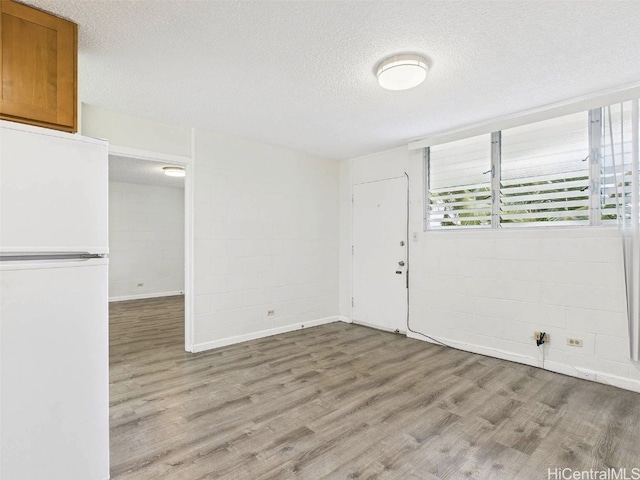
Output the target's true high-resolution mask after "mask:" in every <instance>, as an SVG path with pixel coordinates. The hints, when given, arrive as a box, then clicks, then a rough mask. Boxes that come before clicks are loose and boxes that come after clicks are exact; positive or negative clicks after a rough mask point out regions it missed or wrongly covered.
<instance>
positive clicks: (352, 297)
mask: <svg viewBox="0 0 640 480" xmlns="http://www.w3.org/2000/svg"><path fill="white" fill-rule="evenodd" d="M351 306H352V307H353V297H351Z"/></svg>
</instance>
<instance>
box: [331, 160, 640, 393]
mask: <svg viewBox="0 0 640 480" xmlns="http://www.w3.org/2000/svg"><path fill="white" fill-rule="evenodd" d="M407 167H408V173H409V176H410V231H411V232H412V233H413V232H417V234H418V237H417V238H418V239H417V241H410V243H409V247H410V254H409V258H410V263H409V268H410V282H409V283H410V299H411V300H410V314H409V315H410V325H411V328H412V329H413V330H417V331H420V332H422V333H424V334H426V335H430V336H433V337H435V338H437V339H440V340H442V341H443V342H446V343H448V344H450V345H452V346H456V347H458V348H462V349H464V350H468V351H472V352H478V353H482V354H485V355H491V356H495V357H498V358H505V359H509V360H513V361H517V362H520V363H525V364H530V365H536V366H543V354H542V350H541V349H539V348H538V347H536V345H535V342H534V341H533V339H532V338H531V337H532V334H533V332H534V331H536V330H538V331H539V330H543V331H546V332H548V333H550V335H551V341H550V343H549V344H548V345H547V346H546V347H544V367H545V368H547V369H549V370H553V371H556V372H560V373H565V374H568V375H572V376H576V377H581V378H588V379H591V380H596V381H599V382H602V383H610V384H613V385H616V386H620V387H623V388H628V389H632V390H636V391H640V366H639V365H638V364H637V363H634V362H632V361H631V360H629V349H628V340H627V338H628V337H627V320H626V313H625V312H626V301H625V290H624V288H625V287H624V275H623V263H622V249H621V245H622V243H621V242H622V241H621V238H620V235H619V233H618V231H617V230H616V229H615V228H573V229H568V228H547V229H544V228H537V229H518V230H508V229H500V230H474V231H464V230H451V231H436V232H434V231H429V232H423V195H424V190H423V165H422V155H421V151H419V150H418V151H411V152H407V151H406V150H395V151H391V152H384V153H381V154H378V155H372V156H368V157H363V158H358V159H354V160H351V161H348V162H344V163H343V164H341V168H340V174H341V179H340V181H341V189H340V194H341V204H340V205H341V212H340V215H341V219H342V221H341V232H340V242H341V245H340V251H341V272H340V286H341V290H340V295H341V302H340V305H341V310H340V312H341V315H343V316H348V315H349V310H350V308H349V306H348V305H347V302H345V301H344V299H345V298H348V299H350V297H351V290H350V284H351V275H350V268H351V262H350V255H349V248H350V245H349V241H350V233H349V229H350V225H347V223H346V218H349V217H350V216H351V212H350V208H351V204H350V201H347V200H350V196H351V192H350V189H349V188H348V186H349V185H353V184H356V183H359V182H361V181H363V180H364V181H368V180H370V179H380V178H388V177H389V175H390V174H394V173H397V172H398V171H400V170H403V169H405V168H407ZM345 209H347V211H345ZM346 258H349V261H348V262H346V261H345V260H346ZM409 336H411V337H413V338H418V339H422V340H425V338H424V337H422V336H420V335H416V334H412V333H409ZM566 337H577V338H581V339H583V340H584V346H583V347H582V348H576V347H569V346H568V345H567V344H566Z"/></svg>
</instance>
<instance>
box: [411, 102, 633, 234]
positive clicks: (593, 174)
mask: <svg viewBox="0 0 640 480" xmlns="http://www.w3.org/2000/svg"><path fill="white" fill-rule="evenodd" d="M634 102H635V100H634ZM618 103H622V104H624V103H625V102H618ZM605 108H607V106H602V107H598V108H593V109H590V110H587V111H583V113H585V114H586V115H585V117H586V118H585V121H586V122H588V124H587V131H588V136H589V140H588V141H589V148H588V152H589V166H588V168H587V172H588V176H589V177H588V181H587V184H588V192H589V193H588V196H589V200H588V221H587V222H586V224H585V223H577V222H576V223H575V224H566V223H565V224H562V225H554V222H551V221H548V222H532V223H531V224H530V225H528V224H527V222H524V223H523V224H521V225H518V226H517V227H513V228H529V229H530V228H544V229H546V228H587V227H592V226H601V225H603V222H602V208H601V199H600V188H601V185H600V184H601V167H602V155H601V151H602V150H601V148H602V125H601V124H602V120H603V109H605ZM577 113H579V112H577ZM562 116H564V115H561V116H559V117H562ZM559 117H555V118H559ZM533 123H538V122H531V123H530V124H533ZM502 132H503V130H498V131H495V132H491V135H490V138H491V140H490V141H491V181H490V186H491V187H490V188H491V221H490V224H488V225H448V226H440V227H433V226H431V198H430V190H431V188H430V187H431V147H430V146H427V147H424V148H423V188H424V202H423V231H425V232H435V231H450V230H477V229H479V230H495V229H500V228H504V227H505V222H501V218H500V208H501V202H500V198H501V194H502V190H503V188H502V186H501V174H502V168H501V167H502ZM476 135H477V134H476ZM476 135H471V136H470V137H472V136H476ZM470 137H469V138H470ZM446 143H449V142H446ZM525 179H526V177H525ZM453 188H455V187H453ZM532 205H535V204H532ZM618 221H619V220H618ZM547 224H548V225H547ZM511 227H512V226H511V225H510V226H509V227H506V228H511Z"/></svg>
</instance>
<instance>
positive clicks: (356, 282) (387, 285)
mask: <svg viewBox="0 0 640 480" xmlns="http://www.w3.org/2000/svg"><path fill="white" fill-rule="evenodd" d="M352 258H353V313H352V315H353V321H354V323H361V324H363V325H370V326H372V327H376V328H380V329H384V330H391V331H395V330H399V331H401V332H406V330H407V265H406V263H407V179H406V177H399V178H392V179H389V180H380V181H377V182H370V183H363V184H360V185H354V187H353V254H352Z"/></svg>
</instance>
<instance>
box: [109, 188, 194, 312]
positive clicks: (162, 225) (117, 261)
mask: <svg viewBox="0 0 640 480" xmlns="http://www.w3.org/2000/svg"><path fill="white" fill-rule="evenodd" d="M109 251H110V254H109V298H110V300H112V301H114V300H129V299H133V298H149V297H159V296H166V295H177V294H180V293H182V292H183V291H184V189H182V188H168V187H158V186H152V185H137V184H133V183H119V182H109ZM140 283H142V284H143V286H141V287H139V286H138V284H140Z"/></svg>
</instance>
